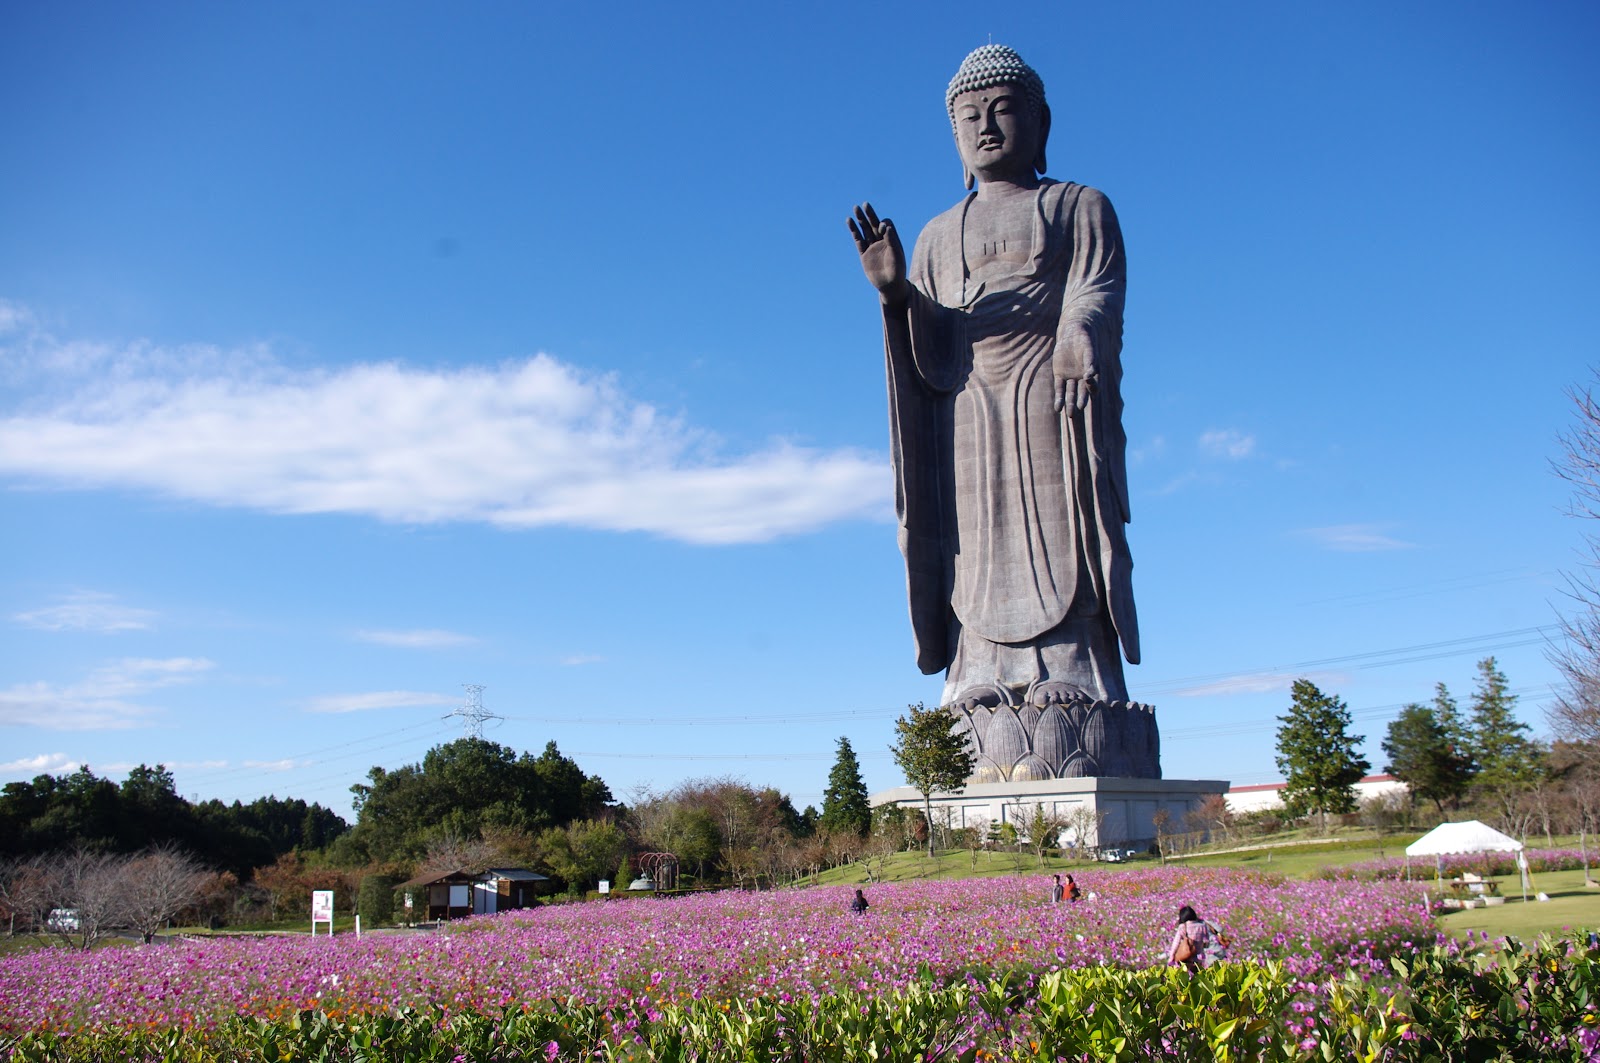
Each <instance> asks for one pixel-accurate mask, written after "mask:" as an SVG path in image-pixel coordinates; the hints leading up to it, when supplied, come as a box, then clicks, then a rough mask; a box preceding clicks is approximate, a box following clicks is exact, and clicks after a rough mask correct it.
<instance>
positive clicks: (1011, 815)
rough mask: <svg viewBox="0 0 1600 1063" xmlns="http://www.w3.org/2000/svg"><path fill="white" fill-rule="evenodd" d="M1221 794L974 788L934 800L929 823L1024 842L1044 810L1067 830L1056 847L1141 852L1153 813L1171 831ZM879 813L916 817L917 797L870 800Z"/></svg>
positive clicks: (1141, 786) (1168, 784)
mask: <svg viewBox="0 0 1600 1063" xmlns="http://www.w3.org/2000/svg"><path fill="white" fill-rule="evenodd" d="M1227 792H1228V783H1226V782H1224V781H1221V780H1217V779H1120V778H1077V779H1037V780H1018V781H1010V782H975V783H968V784H967V785H966V786H965V787H963V788H962V790H961V792H960V793H957V794H938V793H936V794H934V795H933V815H934V819H935V821H936V822H939V823H943V822H944V817H945V816H947V815H948V816H949V817H950V818H949V825H950V826H951V827H974V826H980V825H981V826H983V827H985V828H986V827H987V826H988V825H989V824H991V823H1014V824H1016V827H1017V829H1018V830H1020V831H1022V832H1023V833H1024V834H1026V832H1027V824H1028V820H1029V819H1031V818H1032V816H1033V813H1034V807H1035V806H1036V805H1043V806H1044V810H1045V812H1046V813H1050V814H1054V815H1056V816H1058V817H1060V818H1061V819H1062V820H1063V821H1065V822H1067V823H1068V824H1069V825H1068V826H1067V827H1066V828H1065V829H1064V830H1063V831H1062V843H1063V844H1067V843H1069V842H1071V843H1075V844H1078V845H1084V846H1100V847H1112V846H1117V847H1125V848H1129V849H1144V848H1146V847H1148V846H1150V845H1152V844H1154V842H1155V839H1156V828H1155V815H1156V811H1157V810H1158V809H1162V808H1165V809H1166V810H1167V811H1168V813H1169V814H1170V815H1171V816H1172V817H1173V820H1174V821H1175V823H1177V824H1181V823H1183V817H1184V816H1185V815H1186V814H1188V813H1189V812H1192V811H1194V810H1195V809H1197V808H1199V807H1200V804H1201V802H1203V801H1204V800H1205V799H1206V798H1208V797H1210V796H1212V795H1213V794H1226V793H1227ZM880 805H902V806H905V807H907V808H913V809H915V810H917V811H918V812H920V811H922V795H921V794H920V793H918V792H917V791H916V790H913V789H912V788H911V787H909V786H897V787H895V788H894V789H892V790H885V791H883V792H882V793H878V794H874V795H873V796H872V806H873V807H874V808H877V807H878V806H880ZM1096 824H1098V828H1096ZM1179 829H1185V828H1181V827H1180V828H1179ZM1080 833H1082V835H1083V836H1081V837H1080V836H1079V834H1080Z"/></svg>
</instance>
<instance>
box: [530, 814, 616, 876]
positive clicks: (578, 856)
mask: <svg viewBox="0 0 1600 1063" xmlns="http://www.w3.org/2000/svg"><path fill="white" fill-rule="evenodd" d="M627 848H628V838H627V836H626V835H625V834H623V833H622V828H620V827H618V826H616V825H615V824H613V823H606V822H603V821H600V820H593V819H580V820H574V821H573V822H571V823H569V824H567V825H566V826H565V827H550V828H548V829H547V830H545V831H544V832H543V833H542V834H540V835H539V855H540V858H541V859H542V860H543V861H544V863H545V866H546V867H548V868H549V869H550V870H551V871H553V872H554V873H555V874H556V875H557V876H558V877H559V878H561V879H562V880H563V881H564V882H566V884H567V888H568V889H569V890H573V891H581V890H586V889H589V888H591V887H592V886H594V884H595V883H597V882H599V881H600V880H601V879H602V878H605V877H606V876H608V875H610V874H611V873H612V872H613V871H615V870H616V868H617V864H618V862H619V861H620V860H621V859H622V854H623V853H624V852H626V851H627ZM623 888H624V889H626V888H627V884H626V883H624V884H623Z"/></svg>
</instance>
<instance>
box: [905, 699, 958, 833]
mask: <svg viewBox="0 0 1600 1063" xmlns="http://www.w3.org/2000/svg"><path fill="white" fill-rule="evenodd" d="M906 708H907V714H906V715H905V716H902V717H900V718H899V719H898V720H896V721H895V722H894V729H895V732H896V734H898V735H899V738H898V740H897V741H896V742H895V744H894V745H892V746H890V747H889V752H891V753H893V754H894V762H895V763H896V764H898V765H899V766H900V770H901V771H902V772H904V773H905V776H906V782H907V783H909V784H910V785H911V788H912V789H913V790H916V791H917V792H918V793H919V794H921V795H922V808H923V813H924V815H926V816H927V821H928V824H929V830H928V855H929V856H930V857H931V856H933V830H932V825H933V794H934V792H935V791H938V792H942V793H960V792H961V790H962V788H963V786H964V785H965V783H966V780H967V776H968V775H971V774H972V753H971V752H969V751H968V749H967V739H966V736H965V735H961V734H957V733H956V732H955V730H954V729H953V728H954V726H955V720H954V718H953V717H952V716H951V715H950V714H949V713H948V712H945V711H944V710H943V709H929V708H924V707H923V706H922V704H921V703H920V702H919V703H917V704H916V705H908V706H906Z"/></svg>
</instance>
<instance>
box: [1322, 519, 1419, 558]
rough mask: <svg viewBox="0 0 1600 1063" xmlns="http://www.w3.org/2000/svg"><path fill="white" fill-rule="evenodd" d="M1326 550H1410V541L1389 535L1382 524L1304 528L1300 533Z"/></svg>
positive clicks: (1411, 544)
mask: <svg viewBox="0 0 1600 1063" xmlns="http://www.w3.org/2000/svg"><path fill="white" fill-rule="evenodd" d="M1298 534H1300V535H1301V536H1303V537H1304V538H1307V539H1310V540H1311V541H1312V542H1314V543H1316V544H1317V545H1318V546H1320V547H1322V548H1323V549H1325V550H1339V551H1343V552H1346V553H1365V552H1368V551H1374V550H1409V549H1411V548H1413V547H1414V546H1416V543H1408V542H1406V541H1404V540H1402V539H1396V538H1394V537H1393V536H1392V535H1389V534H1388V533H1387V532H1386V531H1385V530H1384V526H1383V525H1381V524H1332V525H1329V526H1328V527H1325V528H1302V529H1301V530H1300V532H1299V533H1298Z"/></svg>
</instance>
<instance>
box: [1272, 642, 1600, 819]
mask: <svg viewBox="0 0 1600 1063" xmlns="http://www.w3.org/2000/svg"><path fill="white" fill-rule="evenodd" d="M1292 699H1293V700H1292V704H1291V705H1290V707H1289V711H1288V712H1287V713H1286V714H1285V715H1284V716H1280V717H1279V718H1278V720H1279V723H1280V724H1281V726H1280V727H1279V729H1278V745H1277V764H1278V767H1279V769H1280V770H1281V771H1283V773H1284V776H1285V779H1286V784H1285V787H1284V790H1283V794H1282V799H1283V805H1284V814H1285V815H1287V816H1289V817H1291V818H1296V819H1297V818H1300V817H1305V816H1315V817H1317V820H1318V822H1319V823H1320V824H1321V825H1322V827H1323V829H1324V830H1325V829H1326V825H1327V817H1328V816H1330V815H1334V816H1337V815H1351V814H1355V813H1357V812H1358V811H1366V812H1367V814H1368V817H1369V819H1374V820H1381V819H1383V818H1385V816H1387V818H1389V819H1395V818H1400V819H1402V820H1404V821H1405V822H1407V823H1409V822H1410V820H1411V819H1413V818H1414V817H1415V815H1416V813H1417V812H1418V811H1419V809H1427V810H1429V811H1430V812H1431V813H1432V817H1433V818H1434V819H1435V820H1441V819H1444V818H1446V817H1454V818H1460V817H1462V816H1464V815H1468V814H1470V815H1471V816H1472V817H1474V818H1479V819H1484V820H1487V821H1489V822H1491V823H1493V824H1494V825H1495V826H1497V827H1499V828H1500V829H1501V830H1503V831H1505V832H1506V833H1508V834H1512V835H1514V836H1516V837H1519V838H1521V837H1525V836H1526V835H1527V834H1528V833H1529V832H1530V831H1536V832H1539V833H1543V834H1545V835H1546V837H1547V838H1549V837H1551V836H1553V834H1555V833H1563V834H1566V833H1571V834H1578V835H1580V836H1584V837H1586V836H1587V835H1588V834H1591V833H1593V832H1594V830H1595V827H1596V825H1597V820H1596V812H1597V811H1600V758H1597V757H1596V756H1595V751H1596V747H1595V744H1594V738H1593V737H1592V736H1588V735H1584V734H1582V733H1581V732H1577V731H1574V730H1573V729H1570V728H1566V729H1564V728H1563V727H1562V726H1561V721H1560V719H1559V718H1558V717H1552V719H1551V725H1552V731H1553V739H1552V740H1551V741H1549V742H1546V741H1542V740H1540V739H1537V738H1534V737H1533V736H1532V728H1530V727H1529V726H1528V725H1527V724H1525V723H1523V722H1522V721H1521V720H1519V719H1518V718H1517V715H1516V703H1517V695H1515V694H1513V693H1511V690H1510V685H1509V683H1508V682H1507V680H1506V676H1505V673H1504V672H1502V671H1501V670H1500V667H1499V664H1498V663H1497V662H1496V660H1495V659H1494V658H1493V657H1489V658H1485V659H1484V660H1481V661H1479V662H1478V666H1477V677H1476V682H1475V684H1474V688H1473V691H1472V695H1471V698H1470V700H1469V701H1468V703H1467V705H1466V707H1465V708H1464V709H1463V707H1462V706H1461V705H1460V703H1458V702H1457V700H1456V698H1455V697H1454V695H1452V694H1451V693H1450V690H1449V688H1448V687H1447V686H1446V685H1445V684H1444V683H1439V684H1437V685H1436V686H1435V687H1434V694H1433V698H1432V700H1431V701H1428V702H1412V703H1409V704H1407V705H1405V706H1404V707H1403V708H1402V709H1401V710H1400V713H1399V715H1397V716H1396V717H1395V718H1394V719H1393V720H1392V721H1390V722H1389V724H1388V727H1387V729H1386V731H1385V733H1384V737H1383V740H1382V746H1381V748H1382V750H1383V754H1384V758H1385V763H1384V767H1383V770H1384V771H1386V772H1387V773H1389V774H1391V775H1393V776H1394V777H1395V778H1397V779H1399V780H1400V781H1401V782H1404V783H1405V784H1406V787H1407V790H1408V793H1407V795H1406V798H1405V800H1404V802H1403V803H1402V804H1396V803H1395V802H1394V801H1393V800H1392V799H1390V800H1388V801H1385V800H1384V799H1376V801H1375V804H1376V805H1378V806H1383V807H1373V808H1369V809H1365V810H1362V809H1360V808H1359V807H1358V806H1359V801H1358V797H1357V792H1356V790H1355V789H1354V785H1355V783H1357V782H1358V781H1360V779H1361V778H1362V777H1363V776H1365V775H1366V774H1367V773H1368V771H1370V770H1371V767H1372V765H1371V763H1370V762H1369V761H1368V759H1367V758H1366V757H1365V756H1363V755H1361V753H1360V752H1359V749H1360V747H1361V745H1362V743H1363V742H1365V741H1366V738H1365V736H1364V735H1357V734H1352V733H1351V730H1350V727H1351V722H1352V719H1351V714H1350V710H1349V708H1348V706H1346V704H1345V703H1344V701H1343V700H1342V699H1340V698H1339V697H1337V696H1334V695H1331V694H1326V693H1324V692H1323V691H1322V690H1320V689H1318V687H1317V686H1316V685H1315V684H1314V683H1312V682H1310V681H1309V680H1304V679H1301V680H1298V681H1296V682H1295V684H1294V686H1293V689H1292Z"/></svg>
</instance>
